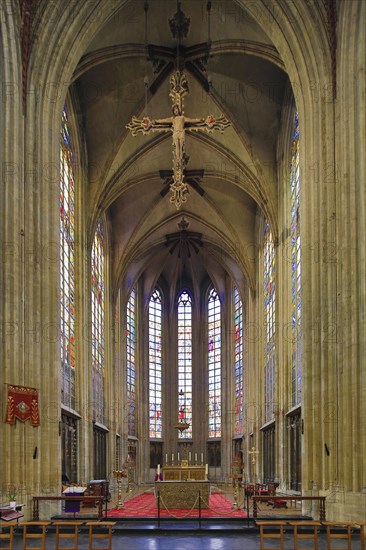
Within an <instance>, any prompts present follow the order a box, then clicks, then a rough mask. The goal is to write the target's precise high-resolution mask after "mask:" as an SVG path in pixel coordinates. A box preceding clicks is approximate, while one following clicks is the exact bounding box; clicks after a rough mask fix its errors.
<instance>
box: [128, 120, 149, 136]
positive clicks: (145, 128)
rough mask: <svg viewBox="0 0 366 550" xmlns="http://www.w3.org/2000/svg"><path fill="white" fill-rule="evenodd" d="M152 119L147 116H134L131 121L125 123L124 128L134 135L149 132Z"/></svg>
mask: <svg viewBox="0 0 366 550" xmlns="http://www.w3.org/2000/svg"><path fill="white" fill-rule="evenodd" d="M152 126H153V121H152V120H151V119H150V118H149V117H146V116H145V117H144V118H142V119H139V118H137V117H135V116H133V117H132V119H131V122H129V123H128V124H126V128H127V129H128V130H131V134H132V135H133V136H136V135H137V134H138V133H139V132H141V133H142V134H145V135H146V134H149V133H150V132H151V130H152Z"/></svg>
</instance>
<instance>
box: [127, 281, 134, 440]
mask: <svg viewBox="0 0 366 550" xmlns="http://www.w3.org/2000/svg"><path fill="white" fill-rule="evenodd" d="M135 354H136V291H135V289H132V290H131V294H130V298H129V300H128V302H127V325H126V356H127V421H128V435H133V436H136V356H135Z"/></svg>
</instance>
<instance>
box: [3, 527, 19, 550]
mask: <svg viewBox="0 0 366 550" xmlns="http://www.w3.org/2000/svg"><path fill="white" fill-rule="evenodd" d="M16 526H17V523H16V521H0V531H1V532H0V540H7V541H8V542H9V546H1V548H6V549H7V550H13V544H14V542H13V536H14V533H13V531H14V528H15V527H16ZM4 528H6V529H9V532H8V533H4Z"/></svg>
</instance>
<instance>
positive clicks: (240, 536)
mask: <svg viewBox="0 0 366 550" xmlns="http://www.w3.org/2000/svg"><path fill="white" fill-rule="evenodd" d="M275 542H277V541H275ZM64 543H65V546H67V541H64ZM102 544H103V543H102V541H100V542H98V547H99V548H102ZM37 545H38V546H39V543H38V544H37V542H36V541H34V543H33V546H34V547H37ZM271 545H272V546H274V543H273V544H271ZM301 546H302V547H303V548H309V549H310V548H313V545H312V541H309V540H305V541H302V543H301ZM2 547H3V546H1V544H0V548H2ZM259 547H260V545H259V534H258V533H245V532H237V533H220V532H219V530H216V531H215V532H214V533H213V532H202V531H200V532H197V533H192V532H189V533H185V532H176V531H175V532H174V533H173V532H171V533H169V531H161V532H151V531H150V532H143V533H141V534H128V533H114V534H113V542H112V549H113V550H122V549H123V550H130V549H133V550H259ZM337 547H338V548H346V541H340V543H338V542H337ZM78 548H79V550H88V548H89V546H88V535H87V534H86V533H85V534H83V533H81V534H80V536H79V546H78ZM326 548H327V543H326V538H325V534H324V533H320V535H319V550H322V549H324V550H325V549H326ZM333 548H334V547H333ZM21 549H22V536H21V533H18V534H16V536H15V544H14V550H21ZM285 549H286V550H290V549H291V550H292V549H293V536H292V534H291V533H288V534H286V535H285ZM46 550H55V535H54V534H53V533H48V534H47V542H46ZM352 550H360V542H359V537H358V536H357V534H355V535H354V536H353V537H352Z"/></svg>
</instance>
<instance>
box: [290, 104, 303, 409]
mask: <svg viewBox="0 0 366 550" xmlns="http://www.w3.org/2000/svg"><path fill="white" fill-rule="evenodd" d="M290 189H291V304H292V319H291V323H292V405H293V406H295V405H299V404H300V403H301V382H302V373H301V243H300V166H299V117H298V113H296V115H295V120H294V132H293V136H292V146H291V172H290Z"/></svg>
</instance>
